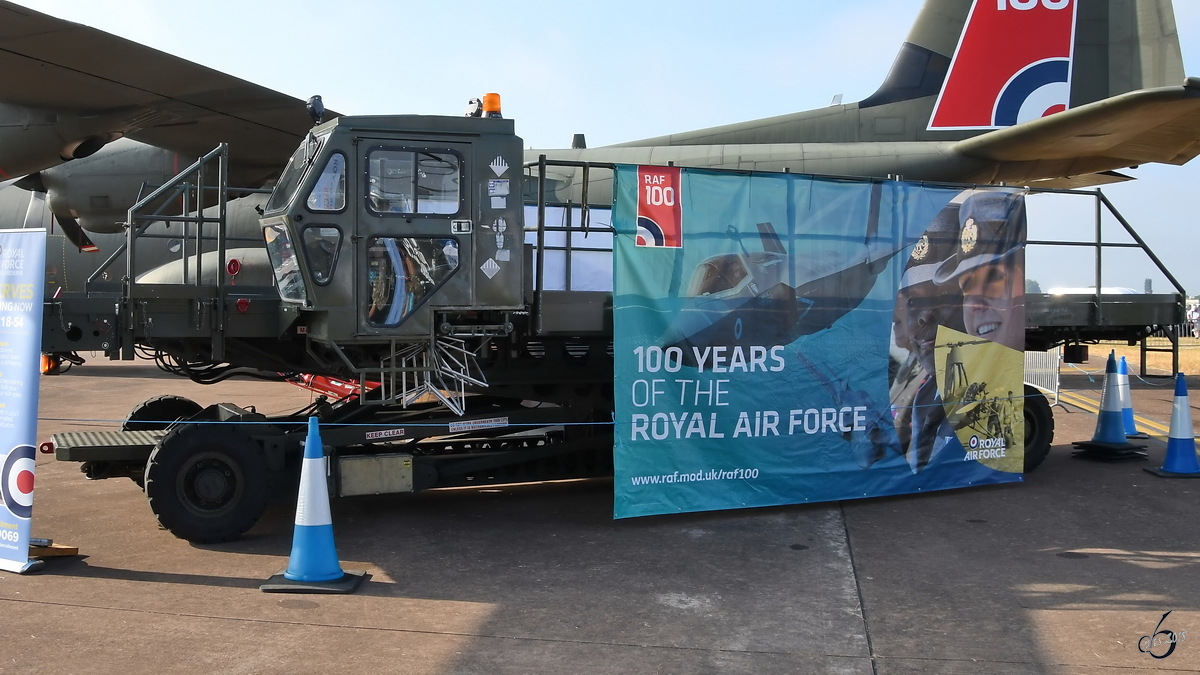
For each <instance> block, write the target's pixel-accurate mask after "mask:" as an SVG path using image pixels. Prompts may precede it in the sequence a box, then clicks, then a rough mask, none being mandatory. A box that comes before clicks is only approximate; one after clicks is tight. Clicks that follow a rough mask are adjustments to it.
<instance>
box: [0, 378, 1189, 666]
mask: <svg viewBox="0 0 1200 675" xmlns="http://www.w3.org/2000/svg"><path fill="white" fill-rule="evenodd" d="M1084 369H1085V370H1087V369H1091V370H1095V369H1096V366H1095V365H1094V364H1093V365H1092V366H1085V368H1084ZM1100 379H1101V376H1097V375H1093V376H1092V379H1091V380H1089V376H1088V375H1086V374H1083V373H1078V374H1074V375H1067V376H1065V377H1064V379H1063V382H1064V396H1063V397H1062V400H1063V401H1064V402H1066V401H1068V400H1070V401H1071V402H1070V403H1064V405H1061V406H1056V407H1055V408H1054V415H1055V424H1056V432H1055V444H1054V448H1053V450H1052V451H1051V453H1050V456H1049V457H1048V458H1047V460H1046V462H1045V464H1043V466H1042V467H1041V468H1039V469H1038V470H1036V471H1035V472H1033V473H1031V474H1029V475H1028V476H1026V480H1025V482H1024V483H1023V484H1015V485H1004V486H992V487H984V488H972V489H963V490H948V491H943V492H937V493H929V494H919V495H909V496H902V497H889V498H875V499H864V500H858V501H848V502H840V503H830V504H814V505H803V506H786V507H774V508H765V509H752V510H744V511H725V512H713V513H699V514H687V515H677V516H662V517H651V518H638V519H630V520H621V521H614V520H613V519H612V482H611V481H605V480H593V481H580V482H562V483H550V484H541V485H527V486H519V487H499V488H488V489H460V490H444V491H430V492H426V493H423V494H420V495H415V496H411V495H401V496H383V497H359V498H349V499H340V500H334V501H333V504H332V511H333V520H334V526H335V531H336V537H337V545H338V553H339V556H340V558H341V561H342V565H343V567H346V568H357V569H365V570H367V571H368V573H369V575H370V577H369V579H368V580H367V581H366V582H365V583H364V584H363V585H362V586H361V587H360V589H359V591H358V592H357V593H355V594H353V595H343V596H329V595H324V596H317V595H275V594H264V593H262V592H260V591H259V590H258V586H259V585H260V584H261V583H263V582H264V581H265V580H266V579H267V578H268V577H269V576H271V575H272V574H274V573H275V572H278V571H279V570H280V569H282V568H283V567H285V566H286V564H287V557H288V553H289V551H290V546H291V537H292V518H293V514H292V513H291V512H290V510H289V508H290V507H288V506H286V505H277V506H274V507H272V508H271V510H269V512H268V514H267V516H266V517H265V518H264V519H263V520H262V521H260V522H259V524H258V525H256V526H255V527H254V528H253V529H252V530H251V531H250V532H249V533H248V534H247V535H246V536H244V537H243V538H241V539H240V540H238V541H235V542H231V543H227V544H219V545H210V546H197V545H192V544H189V543H188V542H186V541H182V540H180V539H176V538H175V537H174V536H172V535H171V534H170V533H169V532H167V531H165V530H162V529H159V528H158V526H157V523H156V521H155V519H154V516H153V514H151V512H150V509H149V508H148V507H147V505H146V502H145V499H144V497H143V495H142V493H141V491H140V490H139V489H138V487H137V486H136V485H135V484H134V483H133V482H132V481H130V480H127V479H110V480H104V481H89V480H87V479H86V478H85V477H84V476H83V475H82V474H81V473H79V471H78V466H77V465H75V464H72V463H61V462H56V461H54V460H53V458H52V457H50V456H41V457H39V461H38V475H37V491H36V494H35V503H34V509H33V513H34V522H33V530H34V536H37V537H49V538H53V539H54V540H55V541H56V542H58V543H62V544H68V545H71V546H78V547H79V549H80V555H79V556H77V557H74V558H62V559H52V560H49V561H48V563H47V565H46V567H45V569H44V570H43V571H42V572H40V573H38V574H32V575H23V576H19V575H15V574H9V573H4V572H0V645H2V646H0V672H3V673H8V672H14V673H26V672H28V673H33V672H47V671H53V672H62V673H75V672H78V673H85V672H86V673H142V672H146V673H150V672H153V673H160V672H228V673H309V672H331V671H334V670H338V671H353V672H397V673H409V672H412V673H479V674H485V673H486V674H493V673H747V674H750V673H753V674H760V673H762V674H770V673H883V674H892V673H984V674H990V673H1070V674H1076V673H1078V674H1084V673H1088V674H1091V673H1149V672H1197V671H1200V518H1197V513H1198V511H1200V480H1166V479H1161V478H1158V477H1156V476H1153V475H1151V474H1149V473H1147V472H1145V471H1143V470H1142V469H1143V467H1144V466H1158V465H1161V464H1162V460H1163V450H1164V444H1163V442H1162V441H1161V440H1158V439H1155V438H1150V439H1149V440H1147V441H1146V444H1147V446H1148V452H1149V459H1148V460H1147V461H1145V462H1129V463H1116V464H1105V463H1096V462H1090V461H1083V460H1079V459H1076V458H1073V457H1072V455H1071V446H1070V442H1071V441H1078V440H1087V439H1089V438H1091V436H1092V433H1093V431H1094V428H1095V421H1096V417H1095V415H1094V414H1092V413H1091V412H1088V404H1087V401H1088V400H1092V401H1096V402H1098V400H1099V384H1098V382H1099V380H1100ZM1092 380H1094V381H1092ZM1189 384H1191V385H1193V386H1195V387H1200V378H1197V379H1196V381H1194V382H1193V381H1191V380H1189ZM1133 391H1134V406H1135V410H1136V411H1137V413H1138V415H1139V417H1140V418H1142V419H1144V420H1146V421H1152V422H1157V423H1158V424H1160V425H1166V424H1168V423H1169V421H1170V405H1171V394H1172V391H1171V384H1170V382H1169V381H1168V380H1153V379H1151V380H1147V382H1145V383H1143V382H1140V381H1137V380H1136V378H1135V381H1134V384H1133ZM163 393H174V394H181V395H185V396H189V397H192V398H194V399H196V400H198V401H199V402H200V403H202V404H207V403H211V402H216V401H220V400H228V401H231V402H234V403H237V404H239V405H242V406H243V407H245V406H249V405H255V406H257V407H258V409H259V410H260V411H263V412H268V413H270V412H277V411H283V410H289V409H298V408H300V407H303V406H304V405H306V404H307V403H308V402H309V401H310V394H309V393H308V392H305V391H303V390H300V389H297V388H295V387H292V386H290V385H286V384H278V383H266V382H254V381H250V382H242V381H230V382H225V383H222V384H219V385H214V386H211V387H202V386H200V385H195V384H192V383H190V382H187V381H186V380H181V379H179V378H176V377H173V376H169V375H166V374H164V373H160V372H158V371H157V370H156V369H155V368H154V366H152V365H148V364H146V363H144V362H141V363H138V364H110V363H105V362H99V363H89V364H88V365H86V366H84V367H83V368H78V369H73V370H72V371H70V372H68V373H66V374H64V375H60V376H56V377H43V378H42V388H41V397H42V400H41V408H40V416H41V421H40V423H39V439H40V440H45V439H48V438H49V436H50V434H52V433H55V432H59V431H70V430H80V429H96V428H115V427H116V426H118V424H119V420H120V419H122V418H123V417H124V415H125V414H126V413H127V412H128V410H129V409H130V408H131V407H132V406H133V405H134V404H136V403H137V402H139V401H141V400H143V399H146V398H149V397H151V396H154V395H158V394H163ZM1192 407H1193V409H1194V410H1195V409H1196V408H1197V407H1198V406H1197V405H1196V404H1193V406H1192ZM1193 415H1198V413H1196V412H1194V413H1193ZM1197 419H1200V417H1197ZM1164 428H1165V427H1164ZM1151 433H1154V431H1153V430H1151ZM1167 612H1170V614H1169V615H1168V616H1167V617H1166V619H1163V615H1164V614H1165V613H1167ZM1160 620H1161V621H1162V623H1161V626H1159V628H1158V630H1160V631H1161V630H1169V631H1171V632H1173V633H1174V634H1175V635H1176V639H1177V645H1176V649H1175V650H1174V652H1173V653H1172V654H1171V655H1170V656H1169V657H1167V658H1165V659H1155V658H1153V657H1152V656H1151V655H1149V654H1146V653H1143V652H1142V651H1139V649H1138V643H1139V640H1140V638H1141V637H1142V636H1145V635H1148V634H1152V633H1154V631H1155V629H1156V625H1158V624H1159V622H1160ZM1155 651H1156V652H1157V653H1159V654H1161V653H1162V652H1163V649H1162V648H1156V649H1155Z"/></svg>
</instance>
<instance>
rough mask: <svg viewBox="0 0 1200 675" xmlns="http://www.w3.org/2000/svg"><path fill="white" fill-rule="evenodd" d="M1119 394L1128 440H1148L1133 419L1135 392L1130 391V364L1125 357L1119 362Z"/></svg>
mask: <svg viewBox="0 0 1200 675" xmlns="http://www.w3.org/2000/svg"><path fill="white" fill-rule="evenodd" d="M1117 392H1118V393H1119V394H1120V395H1121V419H1122V420H1124V422H1125V437H1126V438H1147V436H1146V434H1144V433H1142V432H1140V431H1138V428H1137V422H1136V421H1134V419H1133V392H1132V391H1130V389H1129V364H1127V363H1125V357H1124V356H1122V357H1121V360H1120V361H1119V362H1117Z"/></svg>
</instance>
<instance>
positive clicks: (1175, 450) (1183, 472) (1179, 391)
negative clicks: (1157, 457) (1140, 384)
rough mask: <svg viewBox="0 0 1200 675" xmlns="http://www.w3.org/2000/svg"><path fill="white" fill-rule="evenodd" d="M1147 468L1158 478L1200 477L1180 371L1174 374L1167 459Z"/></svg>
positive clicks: (1185, 387) (1184, 384)
mask: <svg viewBox="0 0 1200 675" xmlns="http://www.w3.org/2000/svg"><path fill="white" fill-rule="evenodd" d="M1146 470H1147V471H1149V472H1150V473H1152V474H1154V475H1155V476H1159V477H1161V478H1200V460H1197V458H1196V436H1195V430H1194V428H1193V427H1192V406H1191V404H1189V403H1188V393H1187V382H1186V381H1185V380H1184V379H1183V373H1179V374H1178V375H1177V376H1176V377H1175V403H1174V405H1173V406H1172V409H1171V430H1170V432H1169V433H1168V434H1167V454H1166V458H1165V459H1163V465H1162V467H1161V468H1154V469H1152V468H1147V469H1146Z"/></svg>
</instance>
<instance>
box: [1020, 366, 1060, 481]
mask: <svg viewBox="0 0 1200 675" xmlns="http://www.w3.org/2000/svg"><path fill="white" fill-rule="evenodd" d="M1053 442H1054V413H1053V412H1051V411H1050V402H1049V401H1047V400H1046V397H1045V396H1043V395H1042V392H1040V391H1038V389H1037V387H1031V386H1029V385H1028V384H1027V385H1025V473H1029V472H1030V471H1033V470H1034V469H1036V468H1038V466H1040V465H1041V463H1042V462H1044V461H1045V460H1046V455H1048V454H1050V444H1052V443H1053Z"/></svg>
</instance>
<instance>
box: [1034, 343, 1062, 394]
mask: <svg viewBox="0 0 1200 675" xmlns="http://www.w3.org/2000/svg"><path fill="white" fill-rule="evenodd" d="M1061 366H1062V347H1055V348H1054V349H1051V350H1050V351H1046V352H1025V384H1029V385H1033V386H1035V387H1037V388H1038V389H1041V390H1042V391H1045V392H1048V393H1049V394H1050V395H1051V397H1052V398H1051V401H1050V405H1052V406H1054V405H1058V371H1059V368H1060V367H1061Z"/></svg>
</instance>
